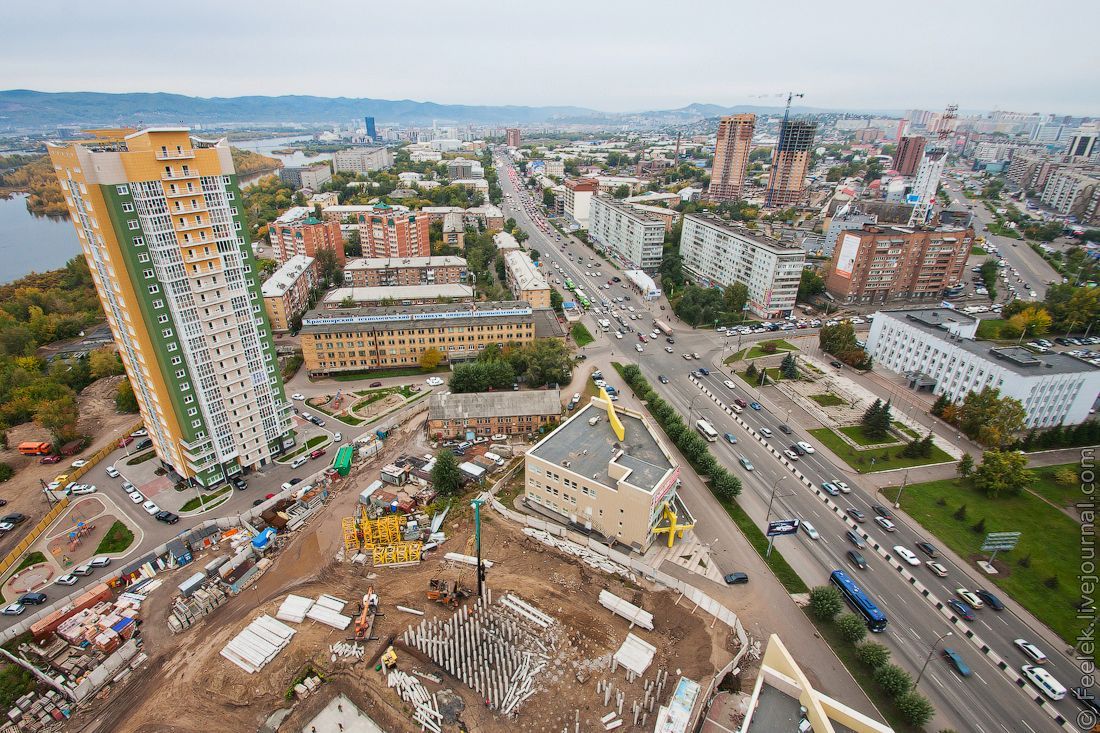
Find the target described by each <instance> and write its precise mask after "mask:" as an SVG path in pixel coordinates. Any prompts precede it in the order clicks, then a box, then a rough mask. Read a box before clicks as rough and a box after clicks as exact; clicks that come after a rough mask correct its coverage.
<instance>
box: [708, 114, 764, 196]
mask: <svg viewBox="0 0 1100 733" xmlns="http://www.w3.org/2000/svg"><path fill="white" fill-rule="evenodd" d="M755 129H756V115H754V114H742V115H731V116H729V117H722V118H720V119H719V120H718V140H717V141H716V142H715V145H714V165H713V166H712V168H711V174H710V186H709V187H708V188H707V196H708V197H710V198H712V199H714V200H715V201H736V200H738V199H740V198H741V197H742V195H743V193H744V187H745V171H746V170H747V169H748V166H749V153H751V152H752V135H753V132H754V130H755Z"/></svg>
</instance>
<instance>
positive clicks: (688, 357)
mask: <svg viewBox="0 0 1100 733" xmlns="http://www.w3.org/2000/svg"><path fill="white" fill-rule="evenodd" d="M680 356H682V357H684V361H691V354H680Z"/></svg>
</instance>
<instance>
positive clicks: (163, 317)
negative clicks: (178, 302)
mask: <svg viewBox="0 0 1100 733" xmlns="http://www.w3.org/2000/svg"><path fill="white" fill-rule="evenodd" d="M157 323H168V314H166V313H161V314H160V315H159V316H157Z"/></svg>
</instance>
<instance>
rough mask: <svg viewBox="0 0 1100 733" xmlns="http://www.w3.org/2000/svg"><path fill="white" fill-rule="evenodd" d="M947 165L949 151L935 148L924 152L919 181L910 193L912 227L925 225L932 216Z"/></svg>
mask: <svg viewBox="0 0 1100 733" xmlns="http://www.w3.org/2000/svg"><path fill="white" fill-rule="evenodd" d="M946 164H947V151H946V150H944V149H943V148H934V149H932V150H926V151H924V156H923V157H921V159H920V166H919V167H918V168H917V180H916V181H915V182H914V183H913V190H912V191H910V192H909V199H908V200H907V203H912V204H913V215H912V216H911V217H910V218H909V224H910V226H913V225H918V224H924V223H925V222H927V221H928V219H929V218H930V217H931V215H932V204H933V203H935V201H936V192H938V191H939V190H940V179H941V178H942V177H943V167H944V165H946Z"/></svg>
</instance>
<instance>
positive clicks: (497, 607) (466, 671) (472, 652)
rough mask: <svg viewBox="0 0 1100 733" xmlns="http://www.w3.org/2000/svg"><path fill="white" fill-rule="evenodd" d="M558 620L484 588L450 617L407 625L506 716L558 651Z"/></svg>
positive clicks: (413, 640)
mask: <svg viewBox="0 0 1100 733" xmlns="http://www.w3.org/2000/svg"><path fill="white" fill-rule="evenodd" d="M559 629H560V625H559V624H558V622H557V621H556V620H555V619H554V618H553V617H552V616H549V615H547V614H545V613H543V612H542V611H541V610H539V609H538V608H536V607H535V606H533V605H531V604H530V603H527V602H526V601H524V600H522V599H521V598H519V597H517V596H515V595H514V594H506V595H505V596H504V597H503V598H502V599H501V600H500V601H499V602H498V603H497V604H493V602H492V593H491V591H488V590H487V591H486V595H485V597H483V598H479V599H478V600H477V602H476V603H475V604H474V605H473V606H464V607H462V608H460V609H459V610H458V611H457V612H456V613H455V614H454V615H453V616H451V617H450V618H449V619H431V620H429V619H425V620H423V621H421V622H420V624H419V625H418V626H410V627H409V628H408V629H406V630H405V632H404V635H403V640H404V643H405V645H406V646H408V647H411V648H415V649H418V650H419V651H420V652H422V653H423V654H424V655H426V656H427V657H428V658H430V659H431V660H432V661H434V662H435V663H436V664H438V665H439V666H440V667H442V668H443V669H445V670H446V671H447V672H449V673H450V674H451V675H453V676H454V677H457V678H458V679H459V680H461V681H462V682H463V683H465V684H466V685H468V686H469V687H471V688H472V689H474V690H475V691H476V692H477V693H478V695H479V696H480V698H481V699H482V700H485V701H486V704H487V705H488V707H489V708H490V709H493V710H496V711H498V712H500V713H503V714H505V715H509V714H512V713H514V712H516V711H517V710H518V708H519V707H520V705H522V704H523V702H524V701H525V700H526V699H527V698H529V697H531V696H532V695H534V694H535V692H536V691H537V689H536V687H535V683H536V681H537V679H538V676H539V674H540V673H541V672H542V671H543V669H544V668H545V667H546V666H547V664H548V663H549V661H550V659H551V655H552V654H553V653H554V652H556V650H557V637H558V632H559Z"/></svg>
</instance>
